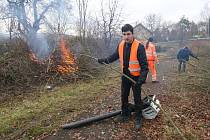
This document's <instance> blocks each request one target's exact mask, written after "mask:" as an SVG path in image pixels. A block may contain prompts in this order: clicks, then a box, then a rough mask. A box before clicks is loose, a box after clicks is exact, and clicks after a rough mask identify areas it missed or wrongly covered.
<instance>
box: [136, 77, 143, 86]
mask: <svg viewBox="0 0 210 140" xmlns="http://www.w3.org/2000/svg"><path fill="white" fill-rule="evenodd" d="M144 82H145V81H144V80H143V79H142V78H139V79H138V80H137V81H136V87H141V85H142V84H143V83H144Z"/></svg>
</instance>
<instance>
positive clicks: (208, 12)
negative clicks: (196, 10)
mask: <svg viewBox="0 0 210 140" xmlns="http://www.w3.org/2000/svg"><path fill="white" fill-rule="evenodd" d="M200 15H201V20H202V21H203V23H205V24H206V25H205V26H206V30H207V34H208V35H209V36H210V6H209V3H206V4H205V5H204V8H203V10H202V11H201V14H200Z"/></svg>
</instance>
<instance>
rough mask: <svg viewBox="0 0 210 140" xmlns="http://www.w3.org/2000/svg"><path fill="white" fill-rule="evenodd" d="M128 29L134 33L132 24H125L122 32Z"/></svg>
mask: <svg viewBox="0 0 210 140" xmlns="http://www.w3.org/2000/svg"><path fill="white" fill-rule="evenodd" d="M127 31H131V33H132V34H133V26H131V25H130V24H125V25H124V26H123V27H122V32H127Z"/></svg>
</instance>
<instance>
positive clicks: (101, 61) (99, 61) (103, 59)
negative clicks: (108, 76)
mask: <svg viewBox="0 0 210 140" xmlns="http://www.w3.org/2000/svg"><path fill="white" fill-rule="evenodd" d="M98 63H100V64H104V63H106V64H108V60H107V59H105V58H101V59H98Z"/></svg>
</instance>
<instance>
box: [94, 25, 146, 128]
mask: <svg viewBox="0 0 210 140" xmlns="http://www.w3.org/2000/svg"><path fill="white" fill-rule="evenodd" d="M122 34H123V39H122V41H121V42H120V43H119V45H118V46H117V49H116V50H115V52H114V53H113V54H112V55H110V56H109V57H107V58H102V59H98V62H99V63H101V64H103V63H106V64H109V63H112V62H114V61H116V60H118V59H119V60H120V67H121V71H122V72H123V74H125V75H127V76H129V77H130V78H132V79H133V80H135V81H136V84H134V83H133V82H131V81H130V80H129V79H127V78H126V77H125V76H122V83H121V103H122V106H121V109H122V113H121V115H120V117H119V120H121V121H123V122H125V121H128V120H129V118H130V116H131V112H130V111H129V109H128V96H129V92H130V89H131V88H132V90H133V96H134V103H135V112H136V120H135V127H136V129H139V128H141V125H142V100H141V86H142V84H143V83H144V82H145V80H146V77H147V73H148V66H147V57H146V53H145V48H144V45H142V44H141V43H140V42H139V41H138V40H136V39H135V38H134V36H133V27H132V26H131V25H130V24H125V25H124V26H123V27H122Z"/></svg>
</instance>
